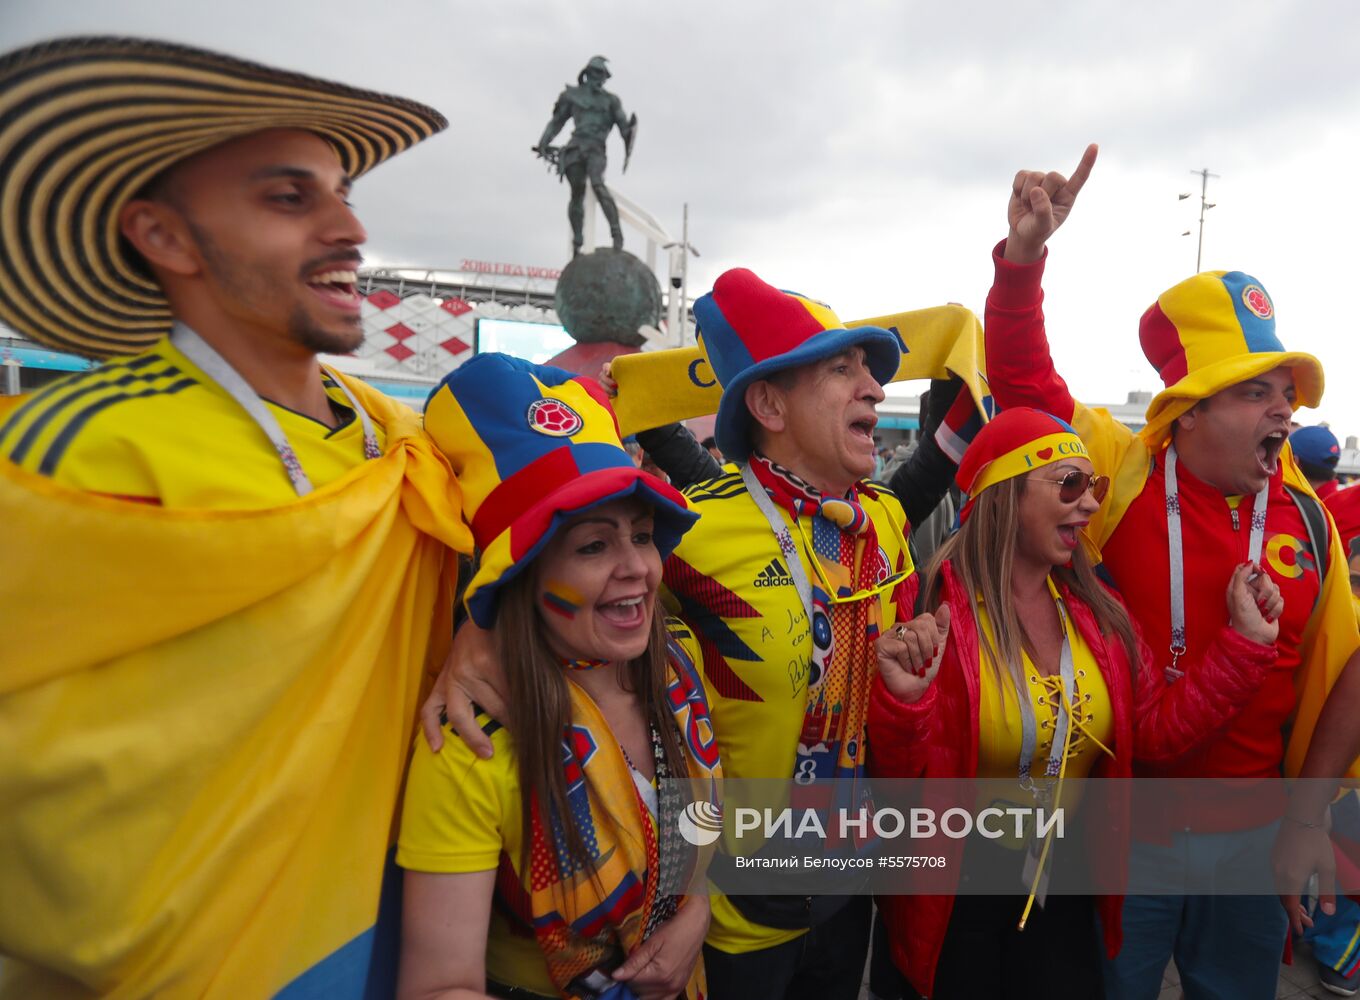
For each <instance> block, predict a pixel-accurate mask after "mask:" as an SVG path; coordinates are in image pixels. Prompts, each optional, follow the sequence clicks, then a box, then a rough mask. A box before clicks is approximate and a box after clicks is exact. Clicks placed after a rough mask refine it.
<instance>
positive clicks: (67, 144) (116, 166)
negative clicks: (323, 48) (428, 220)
mask: <svg viewBox="0 0 1360 1000" xmlns="http://www.w3.org/2000/svg"><path fill="white" fill-rule="evenodd" d="M447 125H448V122H447V121H446V120H445V119H444V116H443V115H441V114H440V113H439V112H437V111H435V110H434V109H432V108H428V107H426V106H425V105H423V104H417V103H416V102H415V101H408V100H405V99H404V98H400V97H389V96H387V95H385V94H375V93H372V92H370V91H367V90H359V89H356V88H354V87H349V86H346V85H345V84H341V83H330V82H328V81H325V80H317V79H313V78H312V77H309V76H303V75H302V74H300V73H292V72H289V71H287V70H280V69H273V68H271V67H268V66H261V65H258V64H256V63H252V62H246V61H245V60H242V59H236V58H234V57H232V56H225V55H219V54H217V53H215V52H205V51H203V50H202V49H195V48H189V47H188V46H184V45H175V44H172V43H169V42H159V41H148V40H146V39H141V38H61V39H57V40H55V41H50V42H44V43H42V44H39V45H31V46H28V47H27V48H23V49H18V50H16V51H14V52H9V53H7V54H5V55H2V56H0V322H4V323H7V324H8V325H10V326H12V327H13V328H14V329H16V330H18V331H19V332H20V333H23V334H25V335H27V336H29V337H32V338H33V339H34V340H37V341H40V342H42V343H44V344H47V345H49V346H51V347H55V348H57V349H58V350H63V351H73V352H75V353H77V354H83V355H86V356H88V357H95V358H105V357H110V356H113V355H118V354H133V353H136V352H137V351H140V350H142V349H143V348H146V347H149V346H150V345H151V344H153V343H155V342H156V341H157V340H158V339H160V338H161V337H162V336H164V335H165V333H166V332H167V331H169V329H170V306H169V303H167V302H166V300H165V295H164V293H162V291H161V289H160V287H159V286H158V285H157V284H156V283H155V281H153V280H152V279H151V277H150V276H149V275H148V274H147V273H146V272H145V271H144V269H143V268H142V267H141V265H140V262H139V261H138V260H137V259H136V258H135V255H133V254H132V253H131V252H130V251H129V248H128V247H127V246H126V245H125V243H124V241H123V238H122V236H121V234H120V232H119V228H118V213H119V211H120V210H121V209H122V208H123V206H124V205H125V204H127V202H128V201H129V200H131V199H132V197H133V195H134V194H136V193H137V192H138V191H139V190H140V189H141V188H142V187H144V186H145V185H146V183H147V182H148V181H149V180H151V179H152V178H154V177H155V176H156V175H157V174H159V173H161V172H162V171H163V170H165V169H166V168H167V167H170V166H173V165H174V164H176V163H178V162H180V161H181V160H184V159H187V158H188V157H190V156H193V155H194V154H196V153H200V152H202V151H204V150H206V149H209V148H211V147H213V146H216V145H219V144H221V143H223V142H227V141H229V140H231V139H236V138H240V137H241V136H245V135H250V134H252V133H254V132H262V131H265V130H268V129H276V128H288V129H302V130H305V131H308V132H313V133H315V134H316V135H319V136H320V137H321V138H323V139H325V140H326V141H327V142H328V143H330V145H331V146H332V147H333V148H334V149H335V151H336V154H337V156H338V157H339V158H340V162H341V165H342V166H343V167H344V169H345V171H346V172H347V173H348V174H349V175H350V177H358V176H359V175H361V174H363V173H365V172H367V171H368V170H371V169H372V168H373V167H375V166H377V165H378V164H379V163H381V162H382V161H383V160H386V159H387V158H388V157H390V156H393V155H395V154H397V153H400V152H401V151H402V150H404V149H407V148H409V147H411V146H414V145H415V144H416V143H418V142H420V141H421V140H422V139H427V138H429V137H430V136H432V135H434V134H435V133H436V132H438V131H440V130H441V129H443V128H445V127H447Z"/></svg>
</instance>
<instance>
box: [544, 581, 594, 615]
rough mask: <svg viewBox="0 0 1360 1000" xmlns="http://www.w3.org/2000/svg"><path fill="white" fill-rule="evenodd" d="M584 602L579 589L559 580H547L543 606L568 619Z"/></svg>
mask: <svg viewBox="0 0 1360 1000" xmlns="http://www.w3.org/2000/svg"><path fill="white" fill-rule="evenodd" d="M585 602H586V599H585V597H584V596H583V595H582V594H581V592H580V591H578V590H577V589H576V588H574V587H570V586H568V585H567V584H565V583H562V582H561V581H560V580H549V581H548V584H547V587H546V588H545V589H544V591H543V606H544V607H545V608H547V609H548V610H549V611H551V612H553V613H554V614H557V615H561V616H562V617H563V618H566V619H567V620H568V621H570V620H571V619H573V618H575V617H576V613H577V612H578V611H580V610H581V605H583V604H585Z"/></svg>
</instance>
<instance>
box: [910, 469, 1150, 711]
mask: <svg viewBox="0 0 1360 1000" xmlns="http://www.w3.org/2000/svg"><path fill="white" fill-rule="evenodd" d="M1024 494H1025V477H1024V476H1016V477H1014V478H1012V479H1007V480H1005V481H1003V482H1000V483H997V484H996V485H995V486H992V487H989V488H988V489H985V490H983V491H982V492H981V493H979V494H978V495H977V496H976V497H974V498H973V501H972V503H973V510H972V513H971V514H970V515H969V517H968V520H967V521H965V522H964V523H963V525H962V526H961V527H960V528H959V530H958V531H956V532H955V533H954V534H953V536H951V537H950V538H948V539H947V540H946V541H945V543H944V544H943V545H941V546H940V547H939V548H938V549H937V550H936V551H935V555H934V556H933V557H932V558H931V560H930V565H929V566H928V567H927V568H926V576H925V583H924V593H925V595H926V603H927V605H928V606H930V607H934V606H936V605H937V604H938V603H939V601H940V589H941V585H942V581H941V577H940V568H941V567H942V566H943V565H944V564H945V563H946V562H948V563H949V564H950V565H951V567H952V568H953V570H954V573H955V575H956V576H957V577H958V578H959V582H960V584H961V585H962V586H963V589H964V592H965V593H967V594H968V599H969V601H970V602H971V610H972V612H973V620H974V621H977V620H978V603H979V597H981V604H982V606H983V607H985V608H986V609H987V620H988V621H989V622H990V623H991V626H992V629H991V632H992V634H991V636H990V637H989V636H988V635H987V634H986V632H985V631H984V630H982V629H980V628H979V629H978V650H979V651H980V652H981V654H982V658H983V659H984V660H985V661H986V662H987V664H988V665H989V666H990V667H991V669H992V672H993V676H994V677H996V678H997V680H998V681H1000V679H1001V676H1002V675H1003V674H1006V675H1008V676H1009V677H1010V678H1011V680H1012V682H1013V683H1014V684H1015V690H1016V691H1017V692H1018V691H1023V690H1024V679H1023V677H1022V676H1021V674H1020V670H1021V665H1020V664H1021V659H1020V654H1021V651H1022V650H1023V651H1024V652H1026V653H1028V654H1029V655H1030V657H1031V658H1033V657H1034V655H1035V654H1034V646H1033V644H1032V643H1031V642H1030V641H1029V635H1028V633H1027V632H1026V631H1025V624H1024V622H1023V621H1021V620H1020V615H1019V614H1018V613H1017V612H1016V610H1015V604H1014V602H1012V601H1010V600H1009V596H1010V584H1011V571H1012V570H1013V569H1014V567H1015V545H1016V538H1017V536H1018V534H1019V531H1020V498H1021V497H1022V496H1024ZM1053 575H1054V577H1056V578H1057V579H1058V580H1060V581H1061V582H1062V583H1063V584H1064V585H1065V586H1066V587H1067V588H1068V589H1069V590H1070V591H1071V592H1072V594H1073V595H1074V596H1075V597H1076V598H1077V599H1078V600H1080V601H1081V602H1082V603H1083V604H1085V605H1086V606H1087V607H1088V608H1089V609H1090V610H1091V614H1092V616H1093V617H1094V618H1095V620H1096V625H1097V626H1098V627H1099V628H1100V634H1101V635H1102V636H1104V637H1105V638H1107V639H1108V638H1110V637H1111V636H1117V637H1118V638H1119V640H1120V642H1122V643H1123V644H1124V651H1125V652H1126V653H1127V654H1128V658H1129V667H1130V670H1131V671H1132V672H1133V674H1134V678H1133V679H1134V681H1135V682H1136V680H1137V670H1138V643H1137V640H1136V639H1135V638H1134V633H1133V624H1132V623H1131V622H1130V621H1129V616H1128V612H1127V611H1125V610H1124V606H1123V605H1122V604H1120V603H1119V601H1118V600H1116V599H1115V597H1114V596H1113V595H1111V594H1110V592H1109V591H1108V590H1106V589H1105V587H1104V585H1103V584H1102V583H1101V582H1100V579H1099V578H1098V577H1097V576H1096V572H1095V568H1094V567H1093V566H1092V565H1091V560H1090V557H1089V556H1088V555H1087V554H1086V550H1085V548H1084V546H1081V545H1078V546H1077V548H1076V551H1075V552H1073V553H1072V564H1071V566H1054V567H1053Z"/></svg>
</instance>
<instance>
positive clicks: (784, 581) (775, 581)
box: [754, 557, 793, 587]
mask: <svg viewBox="0 0 1360 1000" xmlns="http://www.w3.org/2000/svg"><path fill="white" fill-rule="evenodd" d="M754 585H755V586H757V587H789V586H792V585H793V577H792V576H790V575H789V571H788V570H786V569H785V568H784V564H783V563H782V562H780V561H779V559H778V558H777V557H776V558H774V559H771V560H770V564H769V565H768V566H766V567H765V568H764V569H762V570H761V571H760V572H759V573H758V574H757V575H756V578H755V581H754Z"/></svg>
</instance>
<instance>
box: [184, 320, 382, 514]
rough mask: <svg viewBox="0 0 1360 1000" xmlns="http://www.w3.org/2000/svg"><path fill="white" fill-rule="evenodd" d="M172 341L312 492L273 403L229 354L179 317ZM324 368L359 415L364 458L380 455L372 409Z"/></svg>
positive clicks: (298, 484)
mask: <svg viewBox="0 0 1360 1000" xmlns="http://www.w3.org/2000/svg"><path fill="white" fill-rule="evenodd" d="M170 342H171V343H172V344H174V345H175V347H176V348H178V349H179V351H180V353H181V354H183V355H184V356H185V357H186V358H188V359H189V360H190V361H192V362H193V363H194V364H195V365H197V366H198V368H199V369H200V370H201V371H202V372H203V374H204V375H206V376H208V378H210V379H212V380H213V381H214V382H216V383H217V385H218V386H219V387H221V389H222V391H223V392H225V393H226V394H227V395H228V396H230V397H231V398H232V399H234V400H235V401H236V403H237V405H239V406H240V407H241V409H243V410H245V411H246V414H247V415H248V416H249V417H250V419H251V420H253V421H255V423H256V425H257V426H258V427H259V428H260V430H262V431H264V433H265V436H266V437H267V438H269V442H270V443H271V444H272V445H273V446H274V450H275V451H276V452H278V453H279V460H280V461H281V462H282V463H283V470H284V471H285V472H286V473H288V481H289V482H291V483H292V484H293V491H294V492H295V493H297V495H298V496H300V497H301V496H306V495H307V494H308V493H310V492H311V491H312V481H311V480H310V479H308V478H307V473H306V472H304V471H303V469H302V463H301V462H300V461H299V460H298V457H297V452H295V451H294V450H293V446H292V444H290V443H289V441H288V436H287V435H286V434H284V433H283V428H282V427H280V426H279V422H278V420H277V419H275V417H274V414H272V413H270V412H269V407H267V406H265V405H264V400H262V399H261V398H260V396H259V394H258V393H257V392H256V391H255V390H254V389H252V388H251V387H250V384H249V383H248V382H246V380H245V379H244V378H242V377H241V373H240V372H238V371H237V370H236V369H235V368H233V367H232V366H231V365H230V364H229V363H228V362H227V360H226V358H224V357H222V355H220V354H218V353H217V351H215V350H214V349H213V347H212V345H210V344H209V343H208V342H207V341H206V340H204V339H203V338H202V337H200V336H199V335H198V334H197V333H195V332H194V331H193V330H191V329H190V328H189V327H187V326H185V325H184V324H183V323H180V322H179V321H176V322H175V325H174V326H173V327H172V328H171V330H170ZM321 370H322V371H324V372H325V373H326V374H327V375H329V376H330V377H331V378H332V379H334V380H335V384H336V385H338V386H339V387H340V391H341V392H343V393H344V394H345V398H346V399H347V400H349V405H350V406H352V407H353V408H354V412H355V413H357V414H358V415H359V423H360V426H362V427H363V430H364V458H365V459H369V458H380V457H381V456H382V449H381V448H379V447H378V435H377V434H376V433H374V431H373V421H372V419H370V417H369V415H368V411H367V410H365V409H364V408H363V406H361V405H360V403H359V400H358V399H356V398H355V396H354V393H353V392H351V391H350V388H349V386H347V385H345V383H344V382H342V381H341V380H340V378H339V376H337V375H336V374H335V373H334V372H333V371H331V370H330V369H329V368H326V367H325V366H324V365H323V366H322V369H321Z"/></svg>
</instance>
